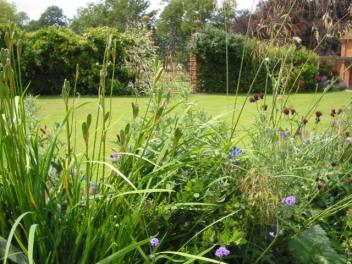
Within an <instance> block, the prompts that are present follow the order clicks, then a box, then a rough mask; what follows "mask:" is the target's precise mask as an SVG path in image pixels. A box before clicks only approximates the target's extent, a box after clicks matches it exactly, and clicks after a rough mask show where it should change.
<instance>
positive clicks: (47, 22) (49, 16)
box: [25, 6, 67, 31]
mask: <svg viewBox="0 0 352 264" xmlns="http://www.w3.org/2000/svg"><path fill="white" fill-rule="evenodd" d="M49 26H55V27H66V26H67V18H66V16H65V15H64V12H63V10H62V9H61V8H60V7H58V6H49V7H48V8H47V9H46V10H45V11H44V12H43V13H42V14H41V16H40V18H39V19H38V20H31V21H30V22H29V23H28V25H27V26H25V28H26V29H27V30H28V31H35V30H38V29H40V28H43V27H49Z"/></svg>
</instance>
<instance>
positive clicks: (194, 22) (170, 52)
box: [156, 0, 216, 62]
mask: <svg viewBox="0 0 352 264" xmlns="http://www.w3.org/2000/svg"><path fill="white" fill-rule="evenodd" d="M164 2H167V3H168V4H167V6H166V7H165V8H164V10H163V12H162V13H161V15H160V18H159V20H158V21H157V22H156V35H157V41H158V43H157V44H158V46H159V47H160V53H161V55H162V57H167V56H171V57H172V58H175V57H176V60H177V61H178V62H185V60H186V59H187V56H188V54H187V52H186V48H187V43H188V41H189V40H190V38H191V36H192V34H193V33H194V32H196V30H197V28H198V27H201V26H202V25H205V24H207V23H210V21H211V19H212V17H213V15H214V12H215V11H216V1H215V0H169V1H164Z"/></svg>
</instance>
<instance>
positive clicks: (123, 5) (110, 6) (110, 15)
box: [71, 0, 153, 31]
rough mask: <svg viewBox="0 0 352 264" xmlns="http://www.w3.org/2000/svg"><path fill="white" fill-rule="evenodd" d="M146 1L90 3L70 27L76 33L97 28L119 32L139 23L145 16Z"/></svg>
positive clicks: (114, 0) (130, 0) (115, 0)
mask: <svg viewBox="0 0 352 264" xmlns="http://www.w3.org/2000/svg"><path fill="white" fill-rule="evenodd" d="M148 7H149V1H148V0H104V1H103V2H102V3H97V4H95V3H90V4H88V5H87V6H86V7H84V8H80V9H79V10H78V14H77V16H76V17H75V18H74V19H73V21H72V25H71V27H72V28H73V29H74V30H76V31H82V30H83V29H85V28H89V27H97V26H110V27H114V28H117V29H118V30H119V31H124V30H126V28H127V27H129V26H137V25H138V24H140V23H141V17H142V16H143V15H150V16H152V15H153V13H149V14H147V11H146V10H147V8H148Z"/></svg>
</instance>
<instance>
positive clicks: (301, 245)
mask: <svg viewBox="0 0 352 264" xmlns="http://www.w3.org/2000/svg"><path fill="white" fill-rule="evenodd" d="M289 249H290V254H291V256H292V258H293V259H294V260H296V263H302V264H305V263H321V264H323V263H336V264H339V263H341V264H343V263H346V259H345V258H344V257H343V256H341V255H339V254H338V253H337V252H336V251H335V249H334V247H333V244H332V243H331V241H330V239H329V238H328V236H327V234H326V232H325V231H324V229H322V228H321V226H319V225H315V226H312V227H310V228H309V229H307V230H304V231H303V232H302V233H301V234H299V235H298V236H297V237H294V238H292V239H291V240H290V241H289Z"/></svg>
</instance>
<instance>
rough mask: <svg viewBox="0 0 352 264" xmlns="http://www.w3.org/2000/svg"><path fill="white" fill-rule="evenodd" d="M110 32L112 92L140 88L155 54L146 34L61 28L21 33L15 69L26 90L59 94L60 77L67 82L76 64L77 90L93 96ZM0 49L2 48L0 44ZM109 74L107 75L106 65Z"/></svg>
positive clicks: (73, 74) (72, 79) (103, 29)
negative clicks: (113, 57)
mask: <svg viewBox="0 0 352 264" xmlns="http://www.w3.org/2000/svg"><path fill="white" fill-rule="evenodd" d="M3 27H4V26H3ZM0 31H1V27H0ZM110 34H112V36H113V39H114V40H116V72H115V79H116V81H115V83H114V86H113V94H116V95H125V94H131V93H132V91H133V90H136V89H138V90H143V89H144V88H146V87H147V86H148V85H149V76H150V74H149V72H150V71H151V65H152V61H153V59H154V56H155V47H154V46H153V44H152V42H151V41H150V38H149V35H148V34H149V33H148V32H147V31H139V32H137V31H135V32H126V33H119V32H117V31H116V30H114V29H111V28H107V27H101V28H94V29H88V30H86V31H85V32H84V34H82V35H80V34H76V33H75V32H73V31H72V30H70V29H67V28H66V29H61V28H56V27H48V28H42V29H40V30H38V31H35V32H30V33H24V34H23V37H22V63H21V64H22V65H21V66H22V72H23V79H24V81H25V83H30V86H29V92H30V93H32V94H35V95H36V94H42V95H59V94H60V93H61V90H62V85H63V82H64V80H65V79H68V80H69V81H70V82H71V83H72V84H73V82H74V79H75V75H76V65H77V64H78V65H79V79H78V83H77V92H78V93H79V94H82V95H87V94H92V95H93V94H97V93H98V89H99V78H100V70H101V64H102V62H103V58H104V51H105V47H106V43H107V40H108V37H109V35H110ZM3 37H4V36H2V38H3ZM0 45H2V46H4V41H3V40H1V41H0ZM110 60H111V58H110ZM111 61H112V60H111ZM109 73H110V75H111V73H112V63H111V64H110V66H109ZM108 79H109V78H108ZM109 85H110V83H109ZM108 87H110V86H108Z"/></svg>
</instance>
